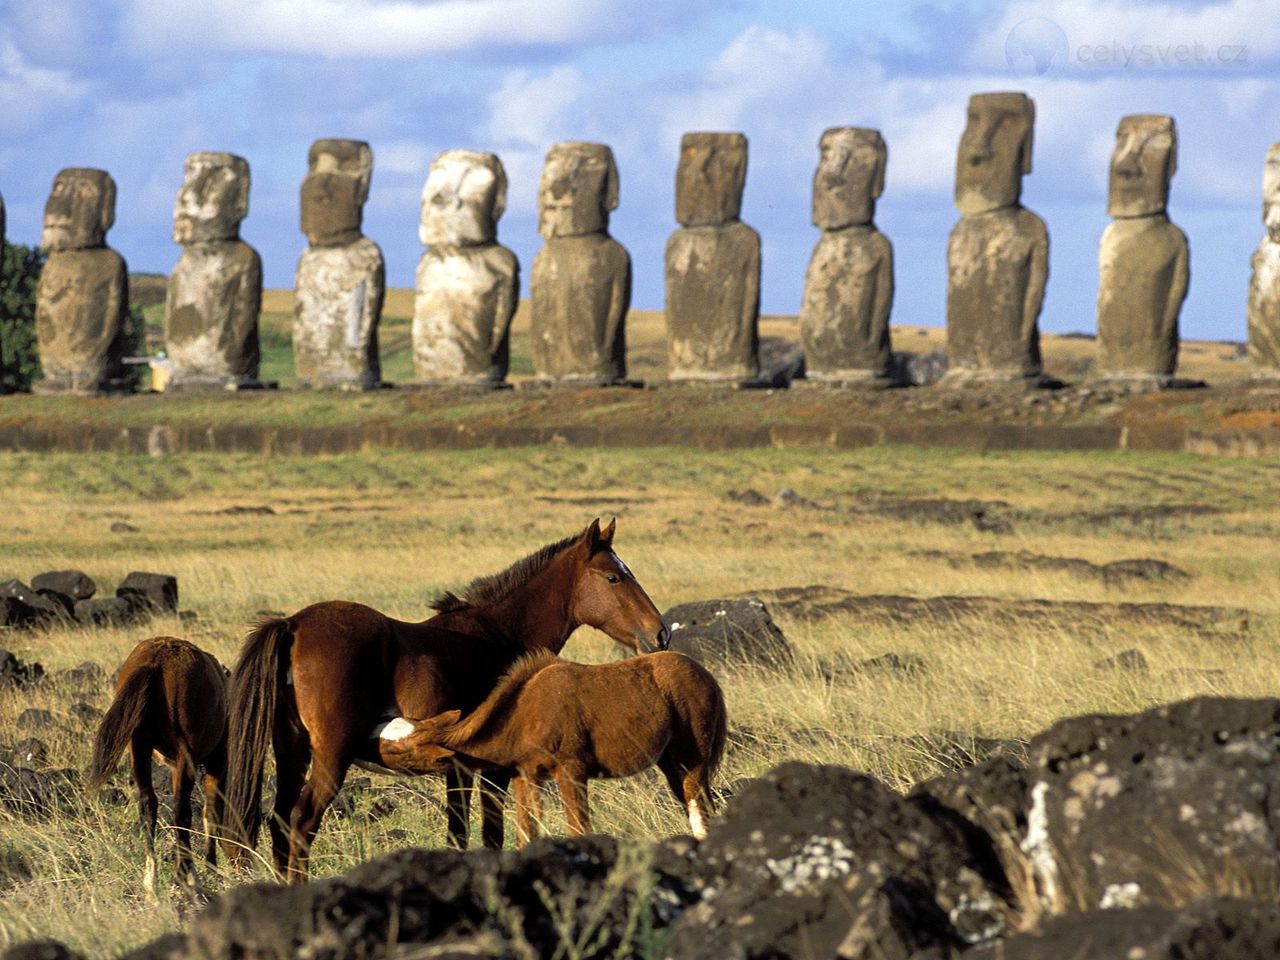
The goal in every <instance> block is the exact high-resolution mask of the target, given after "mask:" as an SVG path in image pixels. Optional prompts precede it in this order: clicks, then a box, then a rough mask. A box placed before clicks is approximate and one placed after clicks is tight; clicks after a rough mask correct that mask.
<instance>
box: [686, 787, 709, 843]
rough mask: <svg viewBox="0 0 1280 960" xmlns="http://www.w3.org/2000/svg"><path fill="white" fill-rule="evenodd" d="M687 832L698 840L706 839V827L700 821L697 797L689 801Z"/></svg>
mask: <svg viewBox="0 0 1280 960" xmlns="http://www.w3.org/2000/svg"><path fill="white" fill-rule="evenodd" d="M689 832H690V833H692V834H693V835H694V837H696V838H697V839H699V840H705V839H707V825H706V822H705V821H704V820H703V819H702V807H700V806H699V805H698V798H697V797H694V798H693V799H692V800H690V801H689Z"/></svg>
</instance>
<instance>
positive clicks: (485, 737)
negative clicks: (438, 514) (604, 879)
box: [381, 651, 725, 846]
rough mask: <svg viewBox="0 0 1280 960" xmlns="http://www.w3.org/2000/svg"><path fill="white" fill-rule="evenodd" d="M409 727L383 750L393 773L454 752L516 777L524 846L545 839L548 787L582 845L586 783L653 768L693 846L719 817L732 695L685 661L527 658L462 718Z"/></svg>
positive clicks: (454, 715)
mask: <svg viewBox="0 0 1280 960" xmlns="http://www.w3.org/2000/svg"><path fill="white" fill-rule="evenodd" d="M411 722H412V723H413V732H412V733H409V734H407V735H406V736H404V737H402V738H401V739H398V740H395V741H389V742H387V743H384V744H383V745H382V747H381V749H382V755H383V757H384V758H386V759H387V760H388V761H389V762H393V763H395V762H401V763H407V764H415V765H428V764H430V763H432V762H438V761H439V760H441V759H443V758H445V757H447V756H448V755H449V754H450V753H451V752H456V753H457V754H458V755H459V756H462V757H465V758H466V759H467V760H468V761H469V762H471V763H475V764H481V765H487V766H498V767H503V768H506V769H509V770H514V771H515V774H516V783H515V786H516V822H517V838H518V841H519V843H520V844H521V845H522V846H523V845H524V844H525V843H527V842H528V841H529V840H530V839H532V838H533V837H534V836H535V835H536V833H537V829H538V822H539V821H540V820H541V817H542V810H541V793H540V784H542V783H543V782H544V781H546V780H548V779H554V780H555V782H556V786H557V787H558V788H559V789H560V796H561V798H562V799H563V800H564V810H565V818H566V820H567V821H568V825H569V833H570V834H573V835H575V836H577V835H581V834H583V833H586V832H588V831H589V830H590V829H591V814H590V807H589V804H588V802H587V781H588V780H591V779H593V778H597V777H605V778H612V777H629V776H632V775H633V774H637V773H640V772H641V771H642V770H647V769H648V768H649V767H651V766H653V765H654V764H655V763H656V764H657V765H658V769H659V770H661V771H662V773H663V775H664V776H665V777H666V778H667V784H668V786H670V788H671V792H672V793H673V794H675V798H676V801H677V802H679V803H680V804H681V805H682V806H683V807H684V808H685V810H686V811H687V813H688V817H689V829H690V830H691V831H692V833H693V835H694V836H695V837H698V838H699V839H701V838H703V837H705V836H706V819H705V818H706V817H707V816H708V815H710V814H712V813H714V812H715V808H714V801H713V799H712V794H711V778H712V777H713V776H714V775H715V772H716V769H717V768H718V767H719V765H720V758H721V756H722V755H723V753H724V741H725V709H724V695H723V694H722V693H721V691H720V685H719V684H718V683H716V680H715V678H714V677H713V676H711V674H710V673H708V672H707V671H706V669H704V668H703V667H702V666H701V665H699V664H698V663H697V662H696V661H694V660H691V659H690V658H688V657H686V656H684V655H683V654H680V653H672V652H669V651H668V652H665V653H653V654H650V655H648V656H645V657H636V658H634V659H631V660H623V661H621V662H618V663H606V664H600V665H595V666H588V665H586V664H581V663H571V662H569V661H567V660H561V659H560V658H559V657H557V656H555V654H552V653H549V652H546V651H543V652H539V653H534V654H530V655H529V656H527V657H525V658H524V659H522V660H521V661H519V662H518V663H517V664H516V665H515V667H513V668H512V670H511V672H510V673H508V674H507V675H506V676H505V677H503V679H502V680H501V681H499V683H498V685H497V686H496V687H494V689H493V692H492V693H491V694H489V696H488V697H487V698H486V699H485V701H484V703H482V704H481V705H480V706H479V707H478V708H476V710H475V711H474V712H472V713H471V714H469V715H468V716H467V717H466V718H465V719H462V716H461V711H458V710H450V711H447V712H446V713H442V714H440V715H439V716H436V717H431V718H429V719H426V720H419V721H411Z"/></svg>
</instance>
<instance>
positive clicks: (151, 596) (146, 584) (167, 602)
mask: <svg viewBox="0 0 1280 960" xmlns="http://www.w3.org/2000/svg"><path fill="white" fill-rule="evenodd" d="M116 596H117V597H124V598H125V599H132V598H135V597H138V598H142V599H143V600H145V601H146V605H147V606H149V607H151V609H153V610H157V611H164V612H166V613H174V612H176V611H177V609H178V578H177V577H174V576H171V575H169V574H167V573H139V572H136V571H135V572H134V573H131V574H129V575H128V576H127V577H125V578H124V581H123V582H122V583H121V584H120V586H119V587H117V588H116Z"/></svg>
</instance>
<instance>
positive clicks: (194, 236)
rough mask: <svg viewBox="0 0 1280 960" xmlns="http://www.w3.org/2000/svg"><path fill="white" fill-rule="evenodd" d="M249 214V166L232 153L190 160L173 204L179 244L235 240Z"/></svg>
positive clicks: (175, 230)
mask: <svg viewBox="0 0 1280 960" xmlns="http://www.w3.org/2000/svg"><path fill="white" fill-rule="evenodd" d="M248 213H249V164H248V162H247V161H245V159H244V158H243V157H237V156H236V155H235V154H232V153H193V154H190V155H189V156H188V157H187V162H186V166H185V168H184V174H183V180H182V187H181V189H179V190H178V199H177V200H176V201H174V204H173V239H174V241H175V242H177V243H207V242H209V241H214V240H235V239H237V238H238V237H239V236H240V221H241V220H243V219H244V218H245V217H246V216H248Z"/></svg>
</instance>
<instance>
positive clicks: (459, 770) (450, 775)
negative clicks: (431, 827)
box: [444, 763, 475, 850]
mask: <svg viewBox="0 0 1280 960" xmlns="http://www.w3.org/2000/svg"><path fill="white" fill-rule="evenodd" d="M474 783H475V774H474V773H472V772H471V771H470V770H468V769H467V768H466V767H463V766H461V765H460V764H457V763H455V764H453V765H452V766H451V767H449V769H448V770H446V771H445V773H444V800H445V818H446V819H445V823H446V832H447V833H448V844H449V846H451V847H453V848H454V849H455V850H465V849H467V830H468V827H469V826H470V822H469V821H470V820H471V787H472V785H473V784H474Z"/></svg>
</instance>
